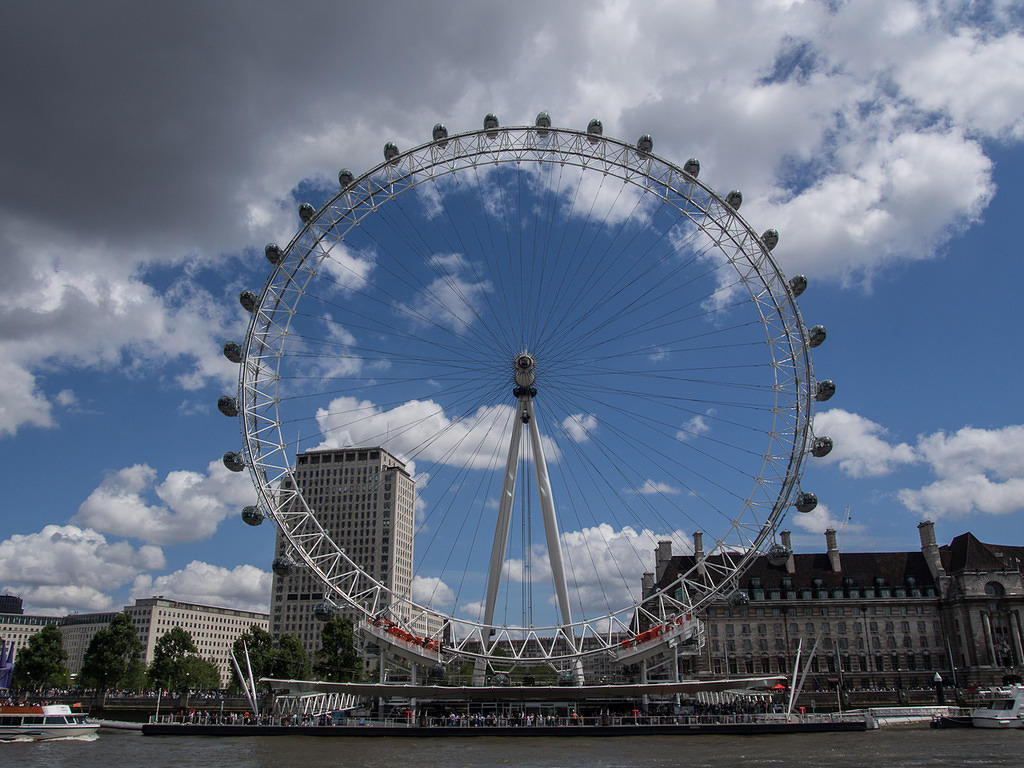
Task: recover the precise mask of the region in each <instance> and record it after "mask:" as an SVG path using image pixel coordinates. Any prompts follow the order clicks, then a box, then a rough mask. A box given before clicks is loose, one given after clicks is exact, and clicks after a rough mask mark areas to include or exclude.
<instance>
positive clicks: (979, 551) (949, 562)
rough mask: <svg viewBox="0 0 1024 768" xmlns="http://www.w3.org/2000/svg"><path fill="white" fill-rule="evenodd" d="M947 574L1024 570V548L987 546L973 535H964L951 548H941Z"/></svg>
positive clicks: (956, 539) (997, 545) (951, 543)
mask: <svg viewBox="0 0 1024 768" xmlns="http://www.w3.org/2000/svg"><path fill="white" fill-rule="evenodd" d="M939 556H940V557H941V558H942V567H943V568H945V569H946V572H947V573H958V572H960V571H1002V570H1004V569H1005V570H1012V571H1021V570H1024V547H1012V546H1006V545H1002V544H985V543H983V542H980V541H978V540H977V539H976V538H975V537H974V534H973V533H970V532H967V533H962V534H960V535H959V536H957V537H956V538H955V539H953V541H952V542H950V544H949V546H943V547H939Z"/></svg>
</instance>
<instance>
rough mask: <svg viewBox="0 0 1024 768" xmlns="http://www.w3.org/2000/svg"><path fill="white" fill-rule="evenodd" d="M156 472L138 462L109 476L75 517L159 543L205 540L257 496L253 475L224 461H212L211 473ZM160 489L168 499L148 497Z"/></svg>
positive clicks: (159, 494)
mask: <svg viewBox="0 0 1024 768" xmlns="http://www.w3.org/2000/svg"><path fill="white" fill-rule="evenodd" d="M156 474H157V473H156V470H155V469H153V468H152V467H150V466H148V465H146V464H135V465H133V466H131V467H125V468H124V469H121V470H119V471H118V472H115V473H114V474H112V475H110V476H108V477H106V478H105V479H104V480H103V482H102V483H100V485H99V486H98V487H97V488H96V489H95V490H94V491H93V492H92V493H90V494H89V496H88V498H86V500H85V501H84V502H82V504H81V506H79V508H78V513H77V514H76V515H75V516H74V517H73V518H72V522H76V523H81V524H83V525H87V526H90V527H92V528H95V529H97V530H100V531H104V532H106V533H112V534H115V535H118V536H127V537H131V538H135V539H141V540H142V541H147V542H151V543H154V544H169V543H173V542H182V541H199V540H201V539H204V538H207V537H209V536H210V535H212V534H213V532H214V531H216V530H217V526H218V524H219V523H220V521H221V520H223V519H224V518H225V517H227V516H228V515H231V514H232V513H234V512H235V510H236V509H237V508H238V507H240V506H242V505H244V504H247V503H251V500H252V498H253V489H252V484H251V481H250V480H249V478H248V475H247V474H245V473H240V472H230V471H229V470H228V469H226V468H225V467H224V466H223V465H222V464H221V462H219V461H211V462H210V463H209V465H208V466H207V468H206V473H205V474H203V473H199V472H192V471H187V470H176V471H173V472H168V473H167V475H166V476H165V477H164V479H163V480H162V481H161V482H160V483H155V481H156ZM154 494H155V496H156V498H157V499H158V500H159V501H160V502H162V503H159V504H152V503H150V502H149V501H147V498H151V497H152V495H154Z"/></svg>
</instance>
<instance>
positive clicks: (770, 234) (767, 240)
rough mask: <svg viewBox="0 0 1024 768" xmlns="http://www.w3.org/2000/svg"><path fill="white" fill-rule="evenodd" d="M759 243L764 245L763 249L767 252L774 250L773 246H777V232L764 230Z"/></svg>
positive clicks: (775, 230)
mask: <svg viewBox="0 0 1024 768" xmlns="http://www.w3.org/2000/svg"><path fill="white" fill-rule="evenodd" d="M761 242H762V243H764V247H765V248H767V249H768V250H769V251H773V250H775V246H776V245H778V244H779V230H777V229H766V230H765V231H764V234H763V235H761Z"/></svg>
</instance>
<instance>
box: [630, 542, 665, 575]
mask: <svg viewBox="0 0 1024 768" xmlns="http://www.w3.org/2000/svg"><path fill="white" fill-rule="evenodd" d="M671 560H672V542H671V541H659V542H658V546H657V547H655V549H654V576H655V579H656V580H657V581H659V582H660V581H661V578H662V577H663V576H664V575H665V569H667V568H668V564H669V562H670V561H671ZM634 578H635V577H634Z"/></svg>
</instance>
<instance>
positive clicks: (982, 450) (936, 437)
mask: <svg viewBox="0 0 1024 768" xmlns="http://www.w3.org/2000/svg"><path fill="white" fill-rule="evenodd" d="M814 431H815V433H816V434H818V435H828V436H829V437H831V438H832V439H833V441H834V443H835V447H834V448H833V450H832V452H831V453H830V454H829V455H828V456H826V457H824V458H822V459H818V460H817V461H820V462H823V463H826V464H830V463H831V464H836V465H838V467H839V469H840V470H841V471H842V472H843V473H845V474H847V475H849V476H850V477H854V478H869V477H881V476H883V475H888V474H891V473H892V472H894V471H896V470H898V469H900V468H901V467H904V466H908V465H915V464H925V465H927V466H928V468H929V469H930V470H931V472H932V474H933V475H935V477H936V479H935V480H934V481H933V482H931V483H928V484H926V485H924V486H923V487H921V488H917V489H914V488H902V489H900V490H899V491H897V492H896V497H897V498H898V499H899V501H900V502H901V503H902V504H903V505H904V506H905V507H906V508H907V509H908V510H910V511H911V512H914V513H916V514H918V515H920V516H922V517H933V518H937V517H962V516H964V515H968V514H972V513H980V514H991V515H1005V514H1010V513H1013V512H1017V511H1019V510H1021V509H1024V425H1020V424H1013V425H1010V426H1006V427H1001V428H997V429H980V428H977V427H963V428H961V429H959V430H957V431H956V432H954V433H952V434H948V433H946V432H944V431H939V432H935V433H932V434H930V435H919V436H918V437H917V440H916V442H915V444H914V445H913V446H911V445H910V444H908V443H890V442H888V441H887V440H886V439H885V436H886V434H887V432H886V429H885V428H884V427H883V426H882V425H880V424H878V423H876V422H874V421H871V420H870V419H867V418H865V417H863V416H860V415H858V414H855V413H850V412H849V411H845V410H843V409H841V408H832V409H830V410H828V411H824V412H822V413H819V414H817V415H816V416H815V417H814ZM813 514H814V513H812V515H813ZM822 514H824V513H817V515H816V516H813V517H811V518H809V521H810V522H808V523H807V524H804V523H802V522H800V521H802V520H805V519H808V518H806V516H799V517H796V518H795V519H796V520H797V524H799V525H802V526H803V527H805V528H808V529H809V530H817V529H818V528H821V530H824V528H823V527H822V525H823V524H819V523H817V522H813V521H815V520H817V519H818V518H819V517H821V515H822ZM826 527H827V526H826Z"/></svg>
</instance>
